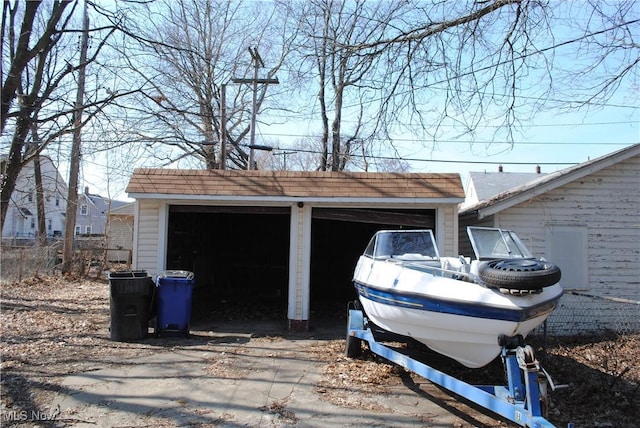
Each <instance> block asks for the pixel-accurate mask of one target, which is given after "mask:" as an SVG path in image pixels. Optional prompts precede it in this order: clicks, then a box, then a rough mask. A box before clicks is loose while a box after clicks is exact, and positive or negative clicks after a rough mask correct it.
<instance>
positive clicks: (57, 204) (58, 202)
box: [56, 197, 60, 207]
mask: <svg viewBox="0 0 640 428" xmlns="http://www.w3.org/2000/svg"><path fill="white" fill-rule="evenodd" d="M59 206H60V198H58V197H56V207H59Z"/></svg>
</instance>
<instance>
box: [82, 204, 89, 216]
mask: <svg viewBox="0 0 640 428" xmlns="http://www.w3.org/2000/svg"><path fill="white" fill-rule="evenodd" d="M88 213H89V207H88V206H87V205H86V204H82V205H80V215H87V214H88Z"/></svg>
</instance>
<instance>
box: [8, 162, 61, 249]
mask: <svg viewBox="0 0 640 428" xmlns="http://www.w3.org/2000/svg"><path fill="white" fill-rule="evenodd" d="M5 165H6V161H5V159H2V172H3V173H4V169H5ZM34 171H35V170H34V163H33V162H29V163H27V164H26V165H25V166H24V167H23V168H22V170H21V171H20V174H18V179H17V181H16V186H15V190H14V191H13V194H12V195H11V200H10V202H9V207H8V209H7V215H6V218H5V222H4V225H3V228H2V238H3V239H7V238H10V239H13V240H16V239H18V240H21V239H26V240H30V239H34V238H35V237H36V236H38V210H37V208H36V179H35V172H34ZM40 171H41V175H42V187H43V192H44V207H45V228H46V233H47V236H48V237H58V236H62V235H63V234H64V227H65V226H64V225H65V213H66V209H67V192H68V187H67V184H66V183H65V181H64V180H63V179H62V177H61V176H60V173H59V172H58V169H57V168H56V166H55V165H54V163H53V162H52V161H51V159H50V158H48V157H46V156H40Z"/></svg>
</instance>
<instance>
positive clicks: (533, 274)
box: [478, 259, 561, 290]
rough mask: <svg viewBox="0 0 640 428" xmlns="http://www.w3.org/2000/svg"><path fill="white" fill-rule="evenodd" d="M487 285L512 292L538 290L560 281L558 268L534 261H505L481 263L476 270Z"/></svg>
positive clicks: (550, 264)
mask: <svg viewBox="0 0 640 428" xmlns="http://www.w3.org/2000/svg"><path fill="white" fill-rule="evenodd" d="M478 275H479V276H480V279H481V280H482V281H484V282H485V283H486V284H487V285H489V286H492V287H496V288H508V289H512V290H539V289H541V288H544V287H548V286H550V285H553V284H556V283H557V282H558V281H560V277H561V273H560V268H559V267H558V266H556V265H554V264H552V263H547V262H543V261H540V260H535V259H505V260H493V261H490V262H486V263H483V264H481V265H480V266H479V268H478Z"/></svg>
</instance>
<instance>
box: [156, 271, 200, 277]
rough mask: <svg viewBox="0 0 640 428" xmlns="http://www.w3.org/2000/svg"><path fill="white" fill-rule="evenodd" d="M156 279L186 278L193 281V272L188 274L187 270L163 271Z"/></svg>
mask: <svg viewBox="0 0 640 428" xmlns="http://www.w3.org/2000/svg"><path fill="white" fill-rule="evenodd" d="M158 278H187V279H193V272H189V271H188V270H165V271H163V272H162V273H161V274H160V275H158Z"/></svg>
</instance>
